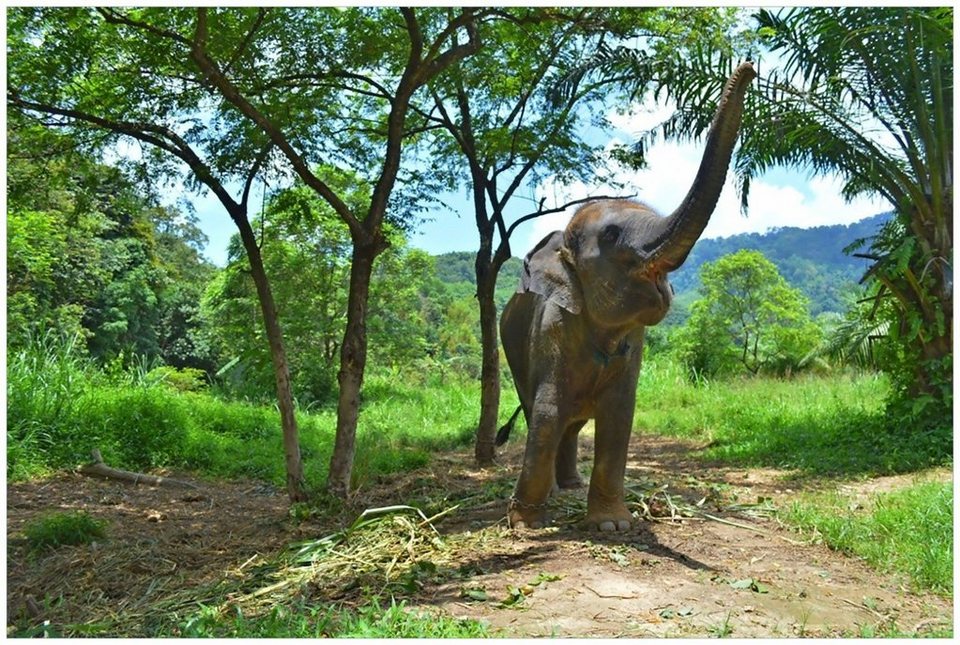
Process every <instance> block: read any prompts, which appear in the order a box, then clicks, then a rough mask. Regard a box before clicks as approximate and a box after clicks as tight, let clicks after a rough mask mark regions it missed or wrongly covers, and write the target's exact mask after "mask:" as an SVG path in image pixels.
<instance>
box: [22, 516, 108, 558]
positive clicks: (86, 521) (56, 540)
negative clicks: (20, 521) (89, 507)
mask: <svg viewBox="0 0 960 645" xmlns="http://www.w3.org/2000/svg"><path fill="white" fill-rule="evenodd" d="M105 529H106V522H104V521H103V520H97V519H94V518H93V517H91V516H90V515H89V514H88V513H86V512H85V511H73V512H68V513H53V514H50V515H45V516H43V517H40V518H37V519H35V520H33V521H31V522H28V523H27V525H26V526H25V527H24V529H23V532H24V535H26V537H27V544H28V545H29V547H30V550H31V551H40V550H43V549H55V548H57V547H59V546H64V545H77V544H89V543H91V542H93V541H94V540H97V539H103V538H105V537H106V530H105Z"/></svg>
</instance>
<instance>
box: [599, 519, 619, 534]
mask: <svg viewBox="0 0 960 645" xmlns="http://www.w3.org/2000/svg"><path fill="white" fill-rule="evenodd" d="M597 528H598V529H600V532H601V533H610V532H611V531H616V530H617V527H616V525H615V524H614V523H613V522H611V521H609V520H607V521H606V522H600V526H598V527H597Z"/></svg>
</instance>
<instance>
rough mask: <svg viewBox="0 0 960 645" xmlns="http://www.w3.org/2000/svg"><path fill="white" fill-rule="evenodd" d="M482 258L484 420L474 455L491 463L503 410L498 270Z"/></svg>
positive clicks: (479, 279) (479, 287) (479, 461)
mask: <svg viewBox="0 0 960 645" xmlns="http://www.w3.org/2000/svg"><path fill="white" fill-rule="evenodd" d="M481 262H482V260H481V259H480V257H479V256H478V258H477V263H478V267H477V300H478V301H479V304H480V344H481V367H480V421H479V423H478V425H477V442H476V446H475V448H474V455H475V457H476V459H477V464H478V465H480V466H490V465H492V464H493V463H494V459H495V457H496V451H495V448H494V437H495V436H496V432H497V416H498V413H499V410H500V346H499V342H498V338H497V305H496V303H495V302H494V299H493V295H494V290H495V288H496V284H497V273H496V271H494V270H493V267H492V266H491V262H490V261H489V260H486V262H484V264H485V265H486V266H485V267H484V268H482V269H481V267H480V263H481Z"/></svg>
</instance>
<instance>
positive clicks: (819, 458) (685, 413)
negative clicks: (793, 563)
mask: <svg viewBox="0 0 960 645" xmlns="http://www.w3.org/2000/svg"><path fill="white" fill-rule="evenodd" d="M888 389H889V384H888V381H887V379H886V378H885V377H883V376H882V375H879V374H871V373H865V374H834V375H829V376H807V375H804V376H799V377H795V378H790V379H776V378H744V379H735V380H727V381H710V380H700V381H699V382H691V380H690V378H689V377H688V375H687V373H686V372H685V371H684V370H683V369H682V368H681V367H679V366H678V365H676V364H674V363H672V362H669V361H666V360H654V361H650V362H649V363H648V364H647V365H644V368H643V370H642V371H641V376H640V383H639V387H638V391H637V406H636V420H635V425H636V427H637V428H639V431H641V432H654V433H657V434H664V435H669V436H678V437H687V438H693V439H696V440H699V441H703V442H705V443H707V444H708V446H709V447H708V448H707V449H706V450H705V451H704V452H703V456H704V457H706V458H711V459H718V460H724V461H729V462H731V463H736V464H740V465H745V466H769V467H779V468H792V469H799V470H801V471H803V472H805V473H807V474H811V475H823V474H837V475H854V474H858V475H868V474H886V473H895V472H905V471H911V470H915V469H918V468H923V467H926V466H931V465H939V464H943V463H948V462H949V461H950V459H951V456H952V443H951V438H950V437H944V436H934V435H930V434H917V433H912V432H910V429H909V428H904V429H903V431H902V432H901V433H897V434H894V433H891V432H889V431H887V430H884V429H883V426H884V423H883V402H884V399H885V397H886V395H887V392H888Z"/></svg>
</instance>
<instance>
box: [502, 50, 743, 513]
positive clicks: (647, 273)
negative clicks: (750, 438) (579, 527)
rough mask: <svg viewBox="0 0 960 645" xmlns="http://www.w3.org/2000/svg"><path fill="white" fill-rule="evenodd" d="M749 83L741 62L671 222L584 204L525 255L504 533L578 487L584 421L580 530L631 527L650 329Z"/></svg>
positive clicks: (710, 192)
mask: <svg viewBox="0 0 960 645" xmlns="http://www.w3.org/2000/svg"><path fill="white" fill-rule="evenodd" d="M755 76H756V72H755V71H754V69H753V66H752V64H751V63H749V62H746V63H743V64H741V65H740V66H739V67H738V68H737V69H736V70H735V71H734V73H733V74H732V76H731V77H730V79H729V80H728V82H727V84H726V86H725V87H724V90H723V94H722V96H721V100H720V103H719V105H718V107H717V112H716V114H715V116H714V118H713V121H712V122H711V124H710V128H709V131H708V134H707V138H706V144H705V151H704V155H703V158H702V160H701V162H700V167H699V169H698V171H697V175H696V177H695V179H694V181H693V185H692V186H691V188H690V190H689V192H688V193H687V195H686V197H685V198H684V200H683V201H682V203H681V204H680V206H679V207H678V208H677V209H676V211H674V212H673V213H672V214H671V215H670V216H668V217H662V216H660V215H658V214H657V213H655V212H654V211H653V210H652V209H651V208H649V207H648V206H646V205H644V204H641V203H639V202H636V201H632V200H626V199H624V200H615V199H607V200H600V201H594V202H588V203H586V204H585V205H583V206H581V207H580V208H579V209H578V210H577V211H576V212H575V213H574V215H573V217H572V218H571V220H570V222H569V224H568V225H567V227H566V229H564V230H563V231H554V232H553V233H550V234H549V235H547V236H546V237H545V238H544V239H543V240H542V241H541V242H540V243H539V244H537V245H536V247H535V248H534V249H533V250H532V251H530V253H529V254H528V255H527V256H526V258H525V260H524V263H523V270H522V274H521V280H520V285H519V287H518V289H517V291H516V292H515V293H514V294H513V296H512V297H511V299H510V300H509V302H508V303H507V305H506V306H505V307H504V310H503V314H502V316H501V320H500V336H501V341H502V344H503V350H504V354H505V356H506V359H507V363H508V365H509V367H510V371H511V374H512V376H513V381H514V385H515V386H516V390H517V394H518V395H519V399H520V408H521V409H522V410H523V414H524V418H525V419H526V422H527V428H528V433H527V441H526V447H525V452H524V457H523V463H522V469H521V473H520V476H519V478H518V480H517V483H516V486H515V489H514V493H513V496H512V497H511V498H510V501H509V504H508V507H507V520H508V523H509V525H510V526H511V527H514V528H527V529H537V528H542V527H544V526H546V525H547V524H548V523H549V518H548V515H547V509H546V503H547V499H548V498H549V496H550V494H551V492H552V491H553V490H555V489H558V488H560V489H563V488H576V487H580V486H582V485H583V482H582V480H581V477H580V473H579V472H578V470H577V443H578V434H579V432H580V430H581V429H582V428H583V426H584V425H585V423H586V422H587V421H588V420H589V419H594V423H595V437H594V459H593V464H594V465H593V472H592V474H591V477H590V483H589V489H588V492H587V516H586V519H585V521H584V526H585V527H586V528H589V529H593V530H599V531H604V532H606V531H625V530H629V529H630V528H631V526H632V525H633V524H632V519H633V518H632V515H631V513H630V511H629V510H628V508H627V506H626V503H625V500H624V486H623V480H624V475H625V471H626V461H627V447H628V444H629V439H630V433H631V431H632V427H633V413H634V404H635V400H636V395H637V380H638V377H639V373H640V362H641V356H642V353H643V343H644V333H645V329H646V327H647V326H650V325H656V324H657V323H659V322H660V321H661V320H663V318H664V316H666V315H667V311H668V309H669V307H670V302H671V300H672V298H673V290H672V287H671V286H670V283H669V282H668V280H667V274H668V273H669V272H671V271H674V270H676V269H677V268H679V267H680V266H681V265H682V264H683V262H684V260H686V258H687V255H688V254H689V253H690V250H691V249H692V248H693V245H694V243H695V242H696V241H697V239H698V238H699V237H700V235H701V233H702V232H703V229H704V228H705V227H706V225H707V222H708V221H709V219H710V216H711V214H712V213H713V210H714V208H715V207H716V204H717V200H718V199H719V197H720V192H721V189H722V187H723V184H724V180H725V178H726V173H727V168H728V166H729V163H730V158H731V155H732V151H733V147H734V144H735V142H736V139H737V136H738V130H739V128H740V122H741V118H742V113H743V101H744V97H745V95H746V91H747V87H748V86H749V84H750V82H751V81H752V80H753V78H754V77H755ZM516 415H517V413H514V417H513V418H514V419H515V418H516ZM509 425H510V424H508V426H505V427H504V428H502V429H501V432H500V433H498V437H497V443H498V444H502V443H503V442H504V441H506V438H507V435H508V434H509Z"/></svg>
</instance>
